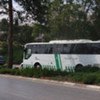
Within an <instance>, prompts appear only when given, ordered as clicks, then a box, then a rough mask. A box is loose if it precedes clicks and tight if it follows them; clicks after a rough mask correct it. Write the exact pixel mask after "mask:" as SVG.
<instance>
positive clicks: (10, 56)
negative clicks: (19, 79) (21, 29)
mask: <svg viewBox="0 0 100 100" xmlns="http://www.w3.org/2000/svg"><path fill="white" fill-rule="evenodd" d="M8 4H9V34H8V68H12V66H13V5H12V0H9V2H8Z"/></svg>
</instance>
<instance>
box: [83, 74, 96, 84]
mask: <svg viewBox="0 0 100 100" xmlns="http://www.w3.org/2000/svg"><path fill="white" fill-rule="evenodd" d="M96 80H97V76H96V75H95V74H87V76H85V77H84V80H83V83H84V84H95V83H96Z"/></svg>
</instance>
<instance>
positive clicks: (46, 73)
mask: <svg viewBox="0 0 100 100" xmlns="http://www.w3.org/2000/svg"><path fill="white" fill-rule="evenodd" d="M0 74H10V75H20V76H25V77H35V78H48V79H52V80H58V81H70V82H77V83H83V84H96V85H100V68H97V67H95V68H90V67H89V66H88V67H85V68H83V70H82V69H81V70H76V71H74V72H72V71H71V72H69V71H61V70H54V69H47V68H44V69H35V68H25V69H7V68H1V69H0Z"/></svg>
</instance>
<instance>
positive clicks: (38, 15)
mask: <svg viewBox="0 0 100 100" xmlns="http://www.w3.org/2000/svg"><path fill="white" fill-rule="evenodd" d="M15 1H16V2H17V3H18V4H19V5H21V6H22V7H23V8H24V10H25V13H26V18H27V19H34V20H35V21H38V22H39V23H41V24H43V23H45V22H46V18H45V16H46V14H47V10H48V4H49V3H48V2H49V0H15Z"/></svg>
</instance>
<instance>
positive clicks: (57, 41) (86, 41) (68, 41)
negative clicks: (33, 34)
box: [25, 39, 100, 45]
mask: <svg viewBox="0 0 100 100" xmlns="http://www.w3.org/2000/svg"><path fill="white" fill-rule="evenodd" d="M58 43H59V44H66V43H69V44H74V43H100V40H98V41H92V40H86V39H80V40H52V41H50V42H33V43H26V44H25V45H33V44H41V45H42V44H58Z"/></svg>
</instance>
